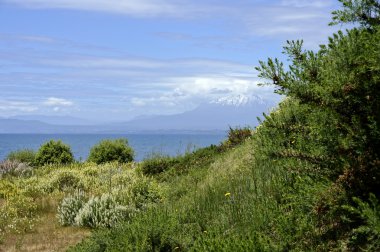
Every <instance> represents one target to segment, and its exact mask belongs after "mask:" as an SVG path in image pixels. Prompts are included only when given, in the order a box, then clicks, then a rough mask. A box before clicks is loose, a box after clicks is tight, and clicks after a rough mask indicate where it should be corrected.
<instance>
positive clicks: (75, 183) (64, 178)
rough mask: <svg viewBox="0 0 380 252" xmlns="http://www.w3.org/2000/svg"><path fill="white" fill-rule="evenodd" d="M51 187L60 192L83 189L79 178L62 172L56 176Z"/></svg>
mask: <svg viewBox="0 0 380 252" xmlns="http://www.w3.org/2000/svg"><path fill="white" fill-rule="evenodd" d="M52 187H53V188H56V189H58V190H60V191H66V190H68V189H83V184H82V182H81V180H80V178H79V177H77V176H75V175H74V174H72V173H69V172H62V173H60V174H59V175H58V177H57V178H56V180H54V181H53V183H52Z"/></svg>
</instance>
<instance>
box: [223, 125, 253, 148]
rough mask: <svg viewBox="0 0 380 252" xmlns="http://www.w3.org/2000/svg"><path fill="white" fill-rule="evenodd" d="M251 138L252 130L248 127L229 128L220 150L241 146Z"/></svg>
mask: <svg viewBox="0 0 380 252" xmlns="http://www.w3.org/2000/svg"><path fill="white" fill-rule="evenodd" d="M251 136H252V130H251V129H250V128H249V127H245V128H238V127H237V128H231V127H230V129H229V131H228V138H227V140H226V141H225V142H224V143H222V148H223V149H227V148H231V147H234V146H237V145H239V144H242V143H243V142H244V141H245V140H246V139H247V138H249V137H251Z"/></svg>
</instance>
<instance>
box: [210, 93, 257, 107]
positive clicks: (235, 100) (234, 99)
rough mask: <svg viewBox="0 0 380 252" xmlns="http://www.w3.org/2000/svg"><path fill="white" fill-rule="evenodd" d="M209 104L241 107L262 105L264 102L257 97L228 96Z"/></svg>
mask: <svg viewBox="0 0 380 252" xmlns="http://www.w3.org/2000/svg"><path fill="white" fill-rule="evenodd" d="M210 103H211V104H218V105H221V106H234V107H243V106H247V105H252V104H256V105H257V104H261V105H262V104H264V100H263V99H262V98H261V97H260V96H257V95H243V94H239V95H230V96H225V97H221V98H218V99H216V100H213V101H211V102H210Z"/></svg>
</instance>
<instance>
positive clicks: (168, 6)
mask: <svg viewBox="0 0 380 252" xmlns="http://www.w3.org/2000/svg"><path fill="white" fill-rule="evenodd" d="M4 1H5V3H10V4H16V5H19V6H23V7H27V8H35V9H46V8H56V9H76V10H86V11H101V12H113V13H120V14H128V15H133V16H158V15H169V16H180V13H181V12H183V10H184V8H183V7H184V6H181V5H180V4H174V3H171V1H168V0H4Z"/></svg>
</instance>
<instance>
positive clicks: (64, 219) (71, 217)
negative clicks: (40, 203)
mask: <svg viewBox="0 0 380 252" xmlns="http://www.w3.org/2000/svg"><path fill="white" fill-rule="evenodd" d="M84 203H85V197H84V195H83V194H82V193H80V192H78V193H76V194H74V195H70V196H68V197H66V198H64V199H63V200H62V202H61V204H60V205H59V206H58V213H57V218H58V221H59V223H60V224H61V225H63V226H69V225H74V224H75V217H76V216H77V215H78V213H79V210H80V209H81V208H82V207H83V205H84Z"/></svg>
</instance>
